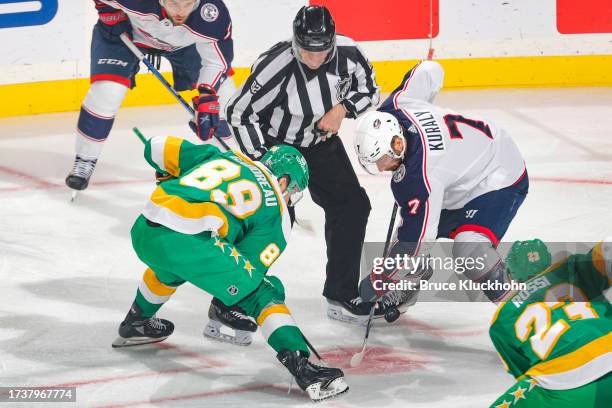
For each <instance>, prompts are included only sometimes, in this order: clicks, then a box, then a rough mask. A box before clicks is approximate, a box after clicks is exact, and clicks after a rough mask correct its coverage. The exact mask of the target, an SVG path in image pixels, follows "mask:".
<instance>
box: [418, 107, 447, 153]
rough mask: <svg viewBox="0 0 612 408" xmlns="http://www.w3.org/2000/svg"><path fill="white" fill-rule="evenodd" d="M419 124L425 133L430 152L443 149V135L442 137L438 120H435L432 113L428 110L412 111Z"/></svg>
mask: <svg viewBox="0 0 612 408" xmlns="http://www.w3.org/2000/svg"><path fill="white" fill-rule="evenodd" d="M414 116H416V119H417V121H418V122H419V126H420V127H421V129H423V131H424V133H425V138H427V145H428V146H429V151H430V152H435V151H444V137H442V130H441V129H440V125H439V124H438V121H436V119H435V117H434V115H433V113H431V112H429V111H419V112H414Z"/></svg>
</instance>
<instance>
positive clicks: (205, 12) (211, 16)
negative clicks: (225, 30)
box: [200, 3, 219, 23]
mask: <svg viewBox="0 0 612 408" xmlns="http://www.w3.org/2000/svg"><path fill="white" fill-rule="evenodd" d="M200 15H201V16H202V18H203V19H204V21H208V22H209V23H212V22H213V21H215V20H216V19H217V18H219V9H218V8H217V6H215V5H214V4H212V3H206V4H204V5H203V6H202V8H201V9H200Z"/></svg>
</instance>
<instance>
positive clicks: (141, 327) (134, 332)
mask: <svg viewBox="0 0 612 408" xmlns="http://www.w3.org/2000/svg"><path fill="white" fill-rule="evenodd" d="M173 331H174V324H172V322H171V321H169V320H165V319H158V318H156V317H145V318H143V317H142V312H141V310H140V307H138V305H137V304H136V303H135V302H134V304H133V305H132V307H131V308H130V311H129V313H128V314H127V316H126V317H125V320H123V322H121V325H120V326H119V337H117V338H116V339H115V341H113V348H119V347H129V346H138V345H141V344H149V343H157V342H160V341H164V340H166V339H167V338H168V336H170V335H171V334H172V332H173Z"/></svg>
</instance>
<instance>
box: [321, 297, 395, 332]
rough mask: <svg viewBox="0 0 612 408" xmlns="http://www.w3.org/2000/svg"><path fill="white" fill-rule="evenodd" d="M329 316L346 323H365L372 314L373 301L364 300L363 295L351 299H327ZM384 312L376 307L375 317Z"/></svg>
mask: <svg viewBox="0 0 612 408" xmlns="http://www.w3.org/2000/svg"><path fill="white" fill-rule="evenodd" d="M327 303H328V306H327V317H329V318H330V319H333V320H338V321H341V322H345V323H351V324H358V325H365V324H366V323H367V321H368V316H369V315H370V308H371V307H372V306H373V305H374V304H373V303H372V302H364V301H363V299H361V297H359V296H358V297H356V298H354V299H351V300H346V301H338V300H332V299H329V298H328V299H327ZM383 315H384V312H382V311H381V310H379V308H377V309H376V311H375V312H374V316H375V317H381V316H383Z"/></svg>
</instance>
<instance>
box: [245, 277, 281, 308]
mask: <svg viewBox="0 0 612 408" xmlns="http://www.w3.org/2000/svg"><path fill="white" fill-rule="evenodd" d="M284 301H285V287H284V286H283V284H282V282H281V281H280V279H278V278H277V277H276V276H266V277H264V279H263V280H262V282H261V284H260V285H259V286H258V287H257V289H255V290H254V291H253V292H251V293H250V294H249V295H248V296H246V297H245V298H244V299H242V300H240V301H239V302H238V303H237V305H238V306H240V307H241V308H242V309H244V311H245V312H246V314H247V315H249V316H251V317H253V318H257V317H258V316H259V314H260V313H261V311H262V310H263V309H264V308H266V307H268V306H269V305H270V304H282V303H283V302H284Z"/></svg>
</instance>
